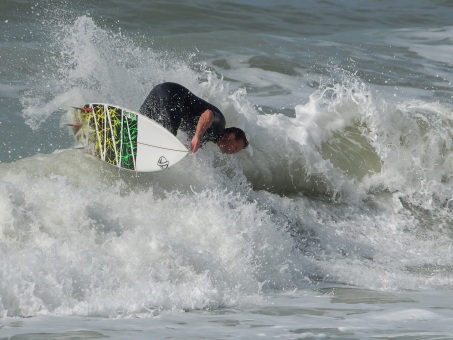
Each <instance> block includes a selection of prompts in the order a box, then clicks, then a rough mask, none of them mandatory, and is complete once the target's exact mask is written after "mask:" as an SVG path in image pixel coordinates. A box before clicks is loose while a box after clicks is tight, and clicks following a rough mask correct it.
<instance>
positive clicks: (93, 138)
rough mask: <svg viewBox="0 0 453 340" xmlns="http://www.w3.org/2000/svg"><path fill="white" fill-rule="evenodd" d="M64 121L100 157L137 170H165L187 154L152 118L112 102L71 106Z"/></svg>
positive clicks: (80, 145)
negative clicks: (68, 121) (70, 120)
mask: <svg viewBox="0 0 453 340" xmlns="http://www.w3.org/2000/svg"><path fill="white" fill-rule="evenodd" d="M69 116H70V117H71V118H70V119H72V120H73V123H70V124H67V125H70V126H71V128H72V132H73V134H74V136H75V139H76V141H77V143H78V147H80V148H84V149H86V150H88V151H89V152H90V153H92V154H93V155H94V156H96V157H98V158H99V159H101V160H103V161H105V162H107V163H109V164H112V165H114V166H117V167H118V168H121V169H127V170H133V171H137V172H153V171H161V170H165V169H167V168H169V167H171V166H173V165H175V164H176V163H178V162H179V161H180V160H182V159H183V158H184V157H185V156H186V155H187V153H188V150H187V148H186V147H185V146H184V145H183V144H182V143H181V142H180V141H179V139H177V138H176V137H175V136H174V135H173V134H172V133H171V132H170V131H168V130H167V129H165V128H164V127H163V126H161V125H159V124H158V123H156V122H155V121H153V120H152V119H150V118H148V117H146V116H144V115H142V114H140V113H138V112H134V111H131V110H128V109H125V108H121V107H119V106H116V105H111V104H95V103H90V104H85V105H83V106H82V107H79V108H75V107H74V108H71V109H70V111H69Z"/></svg>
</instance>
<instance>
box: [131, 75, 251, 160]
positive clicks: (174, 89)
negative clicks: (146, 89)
mask: <svg viewBox="0 0 453 340" xmlns="http://www.w3.org/2000/svg"><path fill="white" fill-rule="evenodd" d="M139 112H140V113H141V114H144V115H145V116H148V117H150V118H151V119H153V120H155V121H156V122H158V123H159V124H160V125H162V126H163V127H165V128H166V129H167V130H169V131H170V132H171V133H172V134H174V135H175V136H176V134H177V132H178V129H181V130H183V131H184V132H186V133H187V134H188V135H189V136H190V137H191V138H192V140H191V143H190V150H191V151H192V152H197V150H198V149H199V148H200V147H201V146H203V145H204V144H205V143H206V142H213V143H215V144H217V146H218V147H219V149H220V151H222V152H223V153H227V154H234V153H237V152H239V151H241V150H242V149H244V148H246V147H247V146H248V144H249V143H248V141H247V137H246V135H245V133H244V131H242V130H241V129H239V128H236V127H229V128H225V117H224V116H223V114H222V112H220V110H219V109H218V108H217V107H215V106H214V105H211V104H209V103H208V102H206V101H204V100H203V99H201V98H198V97H197V96H195V95H194V94H193V93H192V92H190V91H189V90H188V89H186V88H185V87H184V86H182V85H179V84H176V83H162V84H159V85H156V86H155V87H154V88H153V89H152V90H151V92H150V93H149V95H148V97H146V99H145V102H144V103H143V105H142V106H141V108H140V111H139Z"/></svg>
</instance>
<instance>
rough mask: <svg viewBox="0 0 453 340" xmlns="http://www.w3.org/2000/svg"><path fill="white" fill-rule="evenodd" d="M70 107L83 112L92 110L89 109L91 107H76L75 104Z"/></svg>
mask: <svg viewBox="0 0 453 340" xmlns="http://www.w3.org/2000/svg"><path fill="white" fill-rule="evenodd" d="M72 108H73V109H76V110H80V111H84V112H91V111H93V109H91V108H89V107H76V106H73V107H72Z"/></svg>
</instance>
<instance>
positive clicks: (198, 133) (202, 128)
mask: <svg viewBox="0 0 453 340" xmlns="http://www.w3.org/2000/svg"><path fill="white" fill-rule="evenodd" d="M213 122H214V112H212V110H209V109H207V110H206V111H204V112H203V113H202V114H201V116H200V118H199V119H198V123H197V129H196V130H195V134H194V136H193V138H192V142H191V143H190V151H192V152H193V153H195V152H197V151H198V149H199V148H200V141H201V137H203V135H204V133H205V132H206V130H207V129H208V128H209V127H210V126H211V125H212V123H213Z"/></svg>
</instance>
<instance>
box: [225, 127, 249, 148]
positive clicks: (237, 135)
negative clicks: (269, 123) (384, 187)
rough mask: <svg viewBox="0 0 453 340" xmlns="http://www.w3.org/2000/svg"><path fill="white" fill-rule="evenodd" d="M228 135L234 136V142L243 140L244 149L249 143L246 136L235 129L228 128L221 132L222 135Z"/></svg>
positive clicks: (241, 131)
mask: <svg viewBox="0 0 453 340" xmlns="http://www.w3.org/2000/svg"><path fill="white" fill-rule="evenodd" d="M230 133H233V134H234V138H235V139H236V140H243V141H244V149H245V148H246V147H247V146H248V145H249V141H248V140H247V136H246V135H245V132H244V131H243V130H241V129H239V128H237V127H229V128H226V129H225V130H223V134H224V135H228V134H230Z"/></svg>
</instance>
